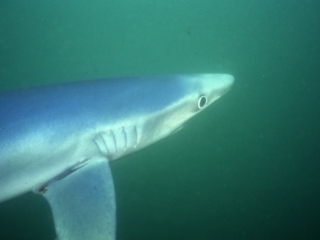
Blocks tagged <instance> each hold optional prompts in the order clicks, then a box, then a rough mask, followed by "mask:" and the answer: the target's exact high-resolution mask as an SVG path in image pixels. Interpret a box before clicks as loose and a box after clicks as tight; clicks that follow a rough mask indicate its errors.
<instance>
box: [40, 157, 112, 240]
mask: <svg viewBox="0 0 320 240" xmlns="http://www.w3.org/2000/svg"><path fill="white" fill-rule="evenodd" d="M43 196H44V197H45V198H46V199H47V200H48V202H49V203H50V206H51V209H52V212H53V217H54V222H55V228H56V233H57V236H58V239H59V240H88V239H94V240H100V239H103V240H114V239H115V227H116V217H115V210H116V203H115V194H114V186H113V180H112V175H111V171H110V167H109V163H108V161H107V160H105V159H99V160H97V161H90V163H88V164H86V165H85V166H82V167H81V168H79V169H77V170H76V171H74V172H72V173H71V174H69V175H68V176H66V177H64V178H62V179H60V180H57V181H55V182H52V183H50V184H49V185H48V186H47V187H46V191H45V192H44V193H43Z"/></svg>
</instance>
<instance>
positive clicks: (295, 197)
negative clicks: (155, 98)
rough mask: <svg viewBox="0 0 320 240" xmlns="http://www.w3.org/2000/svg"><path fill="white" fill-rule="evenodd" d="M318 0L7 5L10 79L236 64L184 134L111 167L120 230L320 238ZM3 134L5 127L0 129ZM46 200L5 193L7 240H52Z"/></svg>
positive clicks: (21, 81)
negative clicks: (230, 82)
mask: <svg viewBox="0 0 320 240" xmlns="http://www.w3.org/2000/svg"><path fill="white" fill-rule="evenodd" d="M319 11H320V4H319V1H316V0H305V1H297V0H277V1H276V0H270V1H257V0H256V1H254V0H248V1H236V0H233V1H232V0H210V1H209V0H208V1H205V0H197V1H190V0H184V1H182V0H175V1H174V0H170V1H169V0H161V1H160V0H159V1H147V0H139V1H134V0H130V1H129V0H126V1H124V0H123V1H122V0H117V1H110V0H106V1H98V0H93V1H71V0H64V1H62V0H57V1H40V0H38V1H34V0H29V1H26V0H20V1H17V0H13V1H1V2H0V89H1V90H8V89H13V88H18V87H28V86H33V85H40V84H48V83H54V82H65V81H72V80H78V79H91V78H98V77H109V76H128V75H154V74H160V75H161V74H168V73H198V72H226V73H231V74H233V75H234V76H235V78H236V83H235V85H234V87H233V89H232V90H231V91H230V92H229V93H228V94H227V95H226V96H224V97H223V98H221V99H220V100H219V101H218V102H217V103H215V104H214V105H213V106H212V107H210V108H209V109H208V110H206V111H204V112H203V113H201V114H200V115H198V116H197V117H195V118H194V119H192V120H191V121H190V122H188V124H186V126H185V127H184V129H183V130H182V131H180V132H179V133H177V134H175V135H173V136H171V137H169V138H168V139H165V140H164V141H162V142H159V143H158V144H156V145H154V146H151V147H150V148H148V149H145V150H144V151H141V152H139V153H136V154H134V155H132V156H129V157H126V158H124V159H121V160H118V161H116V162H113V163H112V164H111V166H112V171H113V174H114V180H115V186H116V194H117V207H118V211H117V218H118V227H117V240H132V239H140V240H143V239H153V240H160V239H161V240H163V239H184V240H186V239H193V240H194V239H204V240H211V239H215V240H226V239H227V240H229V239H253V240H256V239H261V240H267V239H272V240H274V239H320V191H319V189H320V186H319V185H320V176H319V172H320V163H319V161H320V139H319V135H320V118H319V117H320V77H319V74H320V54H319V53H320V31H319V29H320V14H319ZM0 137H1V136H0ZM54 238H55V233H54V229H53V222H52V219H51V213H50V208H49V206H48V205H47V203H46V202H45V201H44V200H43V199H42V198H41V197H39V196H36V195H33V194H31V193H30V194H26V195H24V196H21V197H19V198H16V199H12V200H10V201H7V202H4V203H1V204H0V239H1V240H7V239H8V240H11V239H13V240H22V239H24V240H25V239H30V240H38V239H45V240H46V239H54Z"/></svg>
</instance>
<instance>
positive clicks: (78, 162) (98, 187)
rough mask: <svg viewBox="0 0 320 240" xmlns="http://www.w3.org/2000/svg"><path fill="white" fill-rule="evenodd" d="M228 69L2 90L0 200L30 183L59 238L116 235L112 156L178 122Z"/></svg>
mask: <svg viewBox="0 0 320 240" xmlns="http://www.w3.org/2000/svg"><path fill="white" fill-rule="evenodd" d="M233 82H234V78H233V76H231V75H229V74H191V75H168V76H153V77H131V78H114V79H98V80H91V81H78V82H70V83H61V84H54V85H47V86H39V87H33V88H27V89H18V90H12V91H7V92H2V93H0V202H3V201H6V200H9V199H11V198H14V197H17V196H19V195H21V194H24V193H26V192H30V191H33V192H35V193H37V194H40V195H41V196H43V197H44V198H45V199H46V200H47V201H48V202H49V204H50V207H51V209H52V214H53V218H54V224H55V230H56V234H57V237H58V239H60V240H88V239H96V240H100V239H108V240H114V239H115V238H116V234H115V232H116V202H115V193H114V185H113V180H112V174H111V171H110V162H112V161H114V160H116V159H119V158H121V157H123V156H125V155H128V154H131V153H134V152H136V151H138V150H140V149H143V148H145V147H147V146H149V145H151V144H153V143H155V142H157V141H159V140H161V139H163V138H165V137H167V136H169V135H171V134H173V133H175V132H177V131H178V130H180V129H181V128H182V126H183V124H184V123H185V122H186V121H187V120H188V119H190V118H191V117H193V116H195V115H196V114H198V113H200V112H201V111H203V110H204V109H206V108H207V107H208V106H209V105H210V104H212V103H213V102H214V101H216V100H217V99H218V98H220V97H221V96H222V95H224V94H225V93H226V92H227V91H228V90H229V89H230V88H231V86H232V84H233Z"/></svg>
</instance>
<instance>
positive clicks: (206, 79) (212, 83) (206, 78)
mask: <svg viewBox="0 0 320 240" xmlns="http://www.w3.org/2000/svg"><path fill="white" fill-rule="evenodd" d="M170 80H172V81H170V82H171V83H170V84H172V83H173V85H174V86H175V87H174V88H172V89H171V93H165V94H164V96H162V98H167V101H165V100H166V99H163V101H162V102H166V104H165V105H163V106H162V108H159V109H158V110H155V111H153V112H151V113H150V114H148V115H144V117H143V120H142V121H140V122H141V124H137V126H138V127H137V133H138V134H137V135H138V138H139V140H138V141H137V142H138V144H137V147H138V148H144V147H146V146H147V145H150V144H152V143H154V142H156V141H158V140H160V139H162V138H165V137H166V136H169V135H171V134H172V133H175V132H177V131H178V130H180V129H181V128H182V125H183V124H184V123H185V122H186V121H187V120H188V119H190V118H192V117H193V116H195V115H196V114H198V113H200V112H202V111H203V110H204V109H206V108H207V107H208V106H210V105H211V104H212V103H213V102H214V101H216V100H217V99H219V98H220V97H221V96H223V95H224V94H225V93H226V92H227V91H228V90H229V89H230V88H231V86H232V84H233V82H234V77H233V76H231V75H229V74H194V75H177V76H174V78H173V79H170ZM166 82H167V81H166ZM168 82H169V81H168ZM158 91H161V88H160V89H159V90H158ZM161 95H162V94H154V98H156V97H158V98H161ZM155 101H159V99H158V100H155ZM150 104H151V105H152V102H151V103H150Z"/></svg>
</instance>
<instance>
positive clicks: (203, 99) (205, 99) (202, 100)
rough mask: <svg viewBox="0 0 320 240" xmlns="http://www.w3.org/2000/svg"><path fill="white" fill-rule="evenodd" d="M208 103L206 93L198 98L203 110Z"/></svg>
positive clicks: (199, 105) (200, 107) (199, 106)
mask: <svg viewBox="0 0 320 240" xmlns="http://www.w3.org/2000/svg"><path fill="white" fill-rule="evenodd" d="M206 103H207V97H206V96H205V95H201V96H200V97H199V100H198V108H199V109H200V110H201V109H202V108H204V106H205V105H206Z"/></svg>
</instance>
